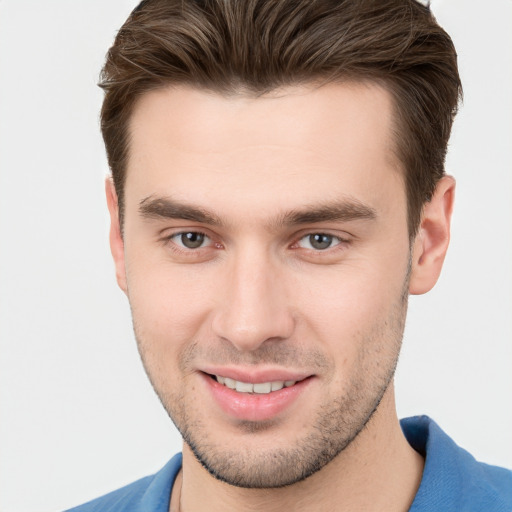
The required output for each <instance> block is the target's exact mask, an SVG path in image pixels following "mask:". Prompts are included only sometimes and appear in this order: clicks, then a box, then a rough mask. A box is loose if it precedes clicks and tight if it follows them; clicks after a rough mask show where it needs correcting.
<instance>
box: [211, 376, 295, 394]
mask: <svg viewBox="0 0 512 512" xmlns="http://www.w3.org/2000/svg"><path fill="white" fill-rule="evenodd" d="M210 377H211V378H212V379H214V380H216V381H217V382H218V383H219V384H221V385H222V386H225V387H227V388H229V389H232V390H234V391H237V392H238V393H249V394H258V395H268V394H269V393H272V392H274V391H279V390H281V389H283V388H289V387H291V386H294V385H295V384H297V382H299V381H296V380H275V381H269V382H257V383H252V382H242V381H239V380H235V379H232V378H230V377H223V376H222V375H210Z"/></svg>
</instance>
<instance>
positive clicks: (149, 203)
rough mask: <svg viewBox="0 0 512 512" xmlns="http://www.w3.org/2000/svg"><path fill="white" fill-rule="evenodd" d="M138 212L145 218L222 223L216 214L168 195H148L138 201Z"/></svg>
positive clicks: (217, 224) (218, 224)
mask: <svg viewBox="0 0 512 512" xmlns="http://www.w3.org/2000/svg"><path fill="white" fill-rule="evenodd" d="M139 212H140V213H141V215H142V216H143V217H144V218H147V219H182V220H191V221H193V222H200V223H202V224H211V225H212V226H221V225H222V224H223V223H222V221H221V220H220V218H219V217H217V216H216V215H214V214H212V213H210V212H208V211H206V210H204V209H202V208H199V207H197V206H192V205H189V204H185V203H182V202H180V201H176V200H174V199H171V198H169V197H153V196H148V197H146V198H145V199H143V200H142V201H141V202H140V203H139Z"/></svg>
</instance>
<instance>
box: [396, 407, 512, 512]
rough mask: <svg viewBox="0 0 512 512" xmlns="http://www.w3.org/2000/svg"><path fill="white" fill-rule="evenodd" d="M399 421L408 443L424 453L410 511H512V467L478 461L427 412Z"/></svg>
mask: <svg viewBox="0 0 512 512" xmlns="http://www.w3.org/2000/svg"><path fill="white" fill-rule="evenodd" d="M401 424H402V429H403V431H404V434H405V436H406V438H407V440H408V441H409V444H410V445H411V446H412V447H413V448H414V449H415V450H416V451H418V452H419V453H421V454H422V455H423V456H424V457H425V468H424V470H423V478H422V481H421V485H420V488H419V489H418V492H417V494H416V498H415V500H414V502H413V505H412V507H411V512H426V511H430V510H458V511H466V512H473V511H474V512H477V511H482V510H485V511H488V512H512V471H510V470H508V469H505V468H500V467H497V466H491V465H489V464H484V463H482V462H478V461H477V460H476V459H475V458H474V457H473V456H472V455H471V454H470V453H468V452H467V451H466V450H464V449H463V448H461V447H459V446H457V444H455V442H454V441H453V440H452V439H451V438H450V437H449V436H448V435H447V434H445V433H444V432H443V431H442V430H441V428H440V427H439V426H438V425H437V424H436V423H435V422H434V421H432V420H431V419H430V418H428V417H427V416H419V417H414V418H407V419H405V420H402V422H401Z"/></svg>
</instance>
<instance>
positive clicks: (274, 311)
mask: <svg viewBox="0 0 512 512" xmlns="http://www.w3.org/2000/svg"><path fill="white" fill-rule="evenodd" d="M233 260H234V261H232V264H230V265H229V269H228V270H227V273H228V274H229V275H228V277H227V278H226V279H224V280H223V281H224V282H223V284H222V287H221V290H218V291H219V295H218V300H219V302H218V303H217V308H216V310H215V313H214V318H213V324H212V327H213V331H214V334H215V335H216V336H219V337H220V338H223V339H225V340H227V341H229V342H230V343H231V344H232V345H234V346H235V347H236V348H237V349H238V350H239V351H241V352H251V351H255V350H257V349H258V348H259V347H260V346H261V345H262V344H263V343H265V342H267V341H270V340H272V341H279V340H284V339H287V338H289V337H290V336H291V334H292V332H293V329H294V319H293V314H292V310H291V305H290V304H289V300H288V297H287V291H286V286H285V282H284V270H283V269H281V268H280V266H279V264H278V263H272V262H271V258H270V257H268V256H266V255H263V254H260V255H258V254H256V251H250V250H248V251H246V254H245V256H242V255H239V256H238V257H236V258H233Z"/></svg>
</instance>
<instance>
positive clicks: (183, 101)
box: [126, 83, 403, 213]
mask: <svg viewBox="0 0 512 512" xmlns="http://www.w3.org/2000/svg"><path fill="white" fill-rule="evenodd" d="M392 112H393V105H392V99H391V96H390V95H389V93H388V92H387V91H386V90H385V89H383V88H381V87H379V86H377V85H372V84H363V83H342V84H330V85H326V86H322V87H312V86H308V87H287V88H283V89H280V90H276V91H273V92H272V93H269V94H266V95H263V96H258V97H249V96H244V95H237V96H228V97H226V96H222V95H219V94H216V93H213V92H207V91H204V90H197V89H194V88H191V87H184V86H179V87H169V88H165V89H161V90H157V91H152V92H149V93H147V94H145V95H144V96H143V97H142V98H141V99H140V100H139V101H138V103H137V104H136V106H135V108H134V112H133V115H132V118H131V123H130V151H129V162H128V169H127V181H126V196H127V197H126V200H127V203H128V201H129V196H130V193H131V192H133V194H134V196H136V197H137V198H138V199H139V200H141V199H143V198H145V197H147V196H149V195H152V194H160V195H165V194H172V195H173V196H174V197H176V196H177V195H178V197H179V198H180V199H184V200H191V201H195V202H197V201H198V200H199V201H202V200H208V201H209V202H212V201H213V200H214V199H213V198H212V194H213V193H214V194H215V197H216V198H218V199H219V205H220V204H222V205H223V207H227V206H228V204H232V205H234V206H235V205H238V206H240V207H243V206H246V205H248V204H249V203H250V202H251V201H254V202H255V203H256V202H258V201H259V202H260V203H259V204H260V205H261V206H265V207H271V204H270V202H271V201H274V202H275V200H276V198H279V196H281V200H282V201H284V199H285V198H287V197H290V196H293V198H294V199H295V200H296V202H303V203H307V202H311V201H315V202H317V201H318V200H320V199H324V200H336V199H339V196H340V195H352V196H353V195H355V196H356V199H358V200H359V199H362V200H365V201H366V202H368V200H370V199H372V200H376V201H379V196H382V195H383V193H384V190H383V187H384V186H388V185H389V186H391V187H395V188H396V187H397V186H400V187H401V188H403V187H402V178H401V173H400V172H398V171H397V169H398V168H399V166H398V164H397V162H396V159H395V157H394V152H393V137H392V133H393V130H392ZM317 196H318V197H317ZM326 196H328V197H326ZM365 196H366V197H365ZM221 199H222V200H221ZM267 199H268V200H269V204H266V203H265V202H266V200H267ZM282 201H281V202H282ZM377 206H378V205H377ZM269 213H272V212H269Z"/></svg>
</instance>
